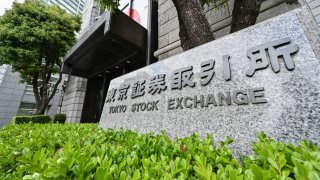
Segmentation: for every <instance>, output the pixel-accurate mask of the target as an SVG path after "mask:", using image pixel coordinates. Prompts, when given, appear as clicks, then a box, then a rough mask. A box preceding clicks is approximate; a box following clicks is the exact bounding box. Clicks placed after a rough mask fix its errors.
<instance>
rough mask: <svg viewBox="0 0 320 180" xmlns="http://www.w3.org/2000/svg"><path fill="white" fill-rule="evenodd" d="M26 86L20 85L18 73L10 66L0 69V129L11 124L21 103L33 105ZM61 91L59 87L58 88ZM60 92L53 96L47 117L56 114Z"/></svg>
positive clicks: (33, 101)
mask: <svg viewBox="0 0 320 180" xmlns="http://www.w3.org/2000/svg"><path fill="white" fill-rule="evenodd" d="M26 87H27V84H25V83H20V76H19V73H13V72H12V71H11V66H9V65H4V66H1V67H0V128H1V127H3V126H4V125H5V124H8V123H10V122H11V120H12V118H13V117H14V116H16V115H17V113H18V111H19V107H20V105H21V103H22V102H24V103H33V104H35V98H34V95H33V93H32V91H29V92H28V91H27V88H26ZM59 89H61V85H60V87H59ZM60 96H61V93H60V91H59V92H57V93H56V94H55V96H54V97H53V99H52V100H51V101H50V103H49V105H50V106H51V108H50V109H49V112H47V114H48V115H50V116H51V117H53V116H54V115H55V114H56V113H57V112H58V103H59V99H60Z"/></svg>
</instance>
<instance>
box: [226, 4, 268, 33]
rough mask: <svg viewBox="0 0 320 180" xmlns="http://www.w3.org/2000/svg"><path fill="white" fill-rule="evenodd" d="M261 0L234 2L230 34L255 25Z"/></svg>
mask: <svg viewBox="0 0 320 180" xmlns="http://www.w3.org/2000/svg"><path fill="white" fill-rule="evenodd" d="M262 1H263V0H235V1H234V8H233V11H232V21H231V30H230V32H231V33H233V32H236V31H239V30H241V29H244V28H246V27H249V26H252V25H254V24H255V23H256V21H257V18H258V15H259V12H260V7H261V3H262Z"/></svg>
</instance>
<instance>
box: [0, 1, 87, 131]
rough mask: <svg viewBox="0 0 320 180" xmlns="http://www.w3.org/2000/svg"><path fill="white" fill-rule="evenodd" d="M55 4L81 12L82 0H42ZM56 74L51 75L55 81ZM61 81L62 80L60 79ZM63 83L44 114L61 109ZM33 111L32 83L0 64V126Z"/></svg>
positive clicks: (50, 113)
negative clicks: (21, 80) (27, 82)
mask: <svg viewBox="0 0 320 180" xmlns="http://www.w3.org/2000/svg"><path fill="white" fill-rule="evenodd" d="M43 1H44V2H46V3H48V4H56V5H58V6H60V7H61V8H63V9H65V10H66V11H67V12H69V13H72V14H82V11H83V8H84V0H43ZM57 79H58V76H57V75H56V76H53V78H52V81H53V82H54V81H56V80H57ZM62 82H63V81H62ZM62 85H63V83H61V84H60V86H59V88H58V90H57V92H56V94H55V96H54V98H53V99H52V100H51V102H50V103H49V105H48V108H47V110H46V114H48V115H50V116H53V115H54V114H56V113H57V112H60V110H61V104H62V98H63V88H62ZM34 111H35V97H34V95H33V88H32V85H28V84H26V83H21V82H20V77H19V74H18V73H14V72H12V70H11V66H10V65H2V66H0V128H1V127H3V126H4V125H5V124H8V123H10V122H11V120H12V118H13V117H14V116H16V115H31V114H32V113H33V112H34Z"/></svg>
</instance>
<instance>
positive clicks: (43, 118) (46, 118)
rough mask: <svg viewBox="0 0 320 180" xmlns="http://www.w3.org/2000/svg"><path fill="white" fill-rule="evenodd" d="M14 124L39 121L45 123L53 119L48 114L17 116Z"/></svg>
mask: <svg viewBox="0 0 320 180" xmlns="http://www.w3.org/2000/svg"><path fill="white" fill-rule="evenodd" d="M12 120H13V123H14V124H23V123H29V122H32V123H39V124H45V123H50V122H51V121H52V119H51V117H50V116H48V115H35V116H16V117H14V118H13V119H12Z"/></svg>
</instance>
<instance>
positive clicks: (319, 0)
mask: <svg viewBox="0 0 320 180" xmlns="http://www.w3.org/2000/svg"><path fill="white" fill-rule="evenodd" d="M305 1H306V4H307V5H308V7H309V8H310V10H311V13H312V15H313V16H314V19H315V20H316V22H317V24H318V26H319V25H320V0H305Z"/></svg>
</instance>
